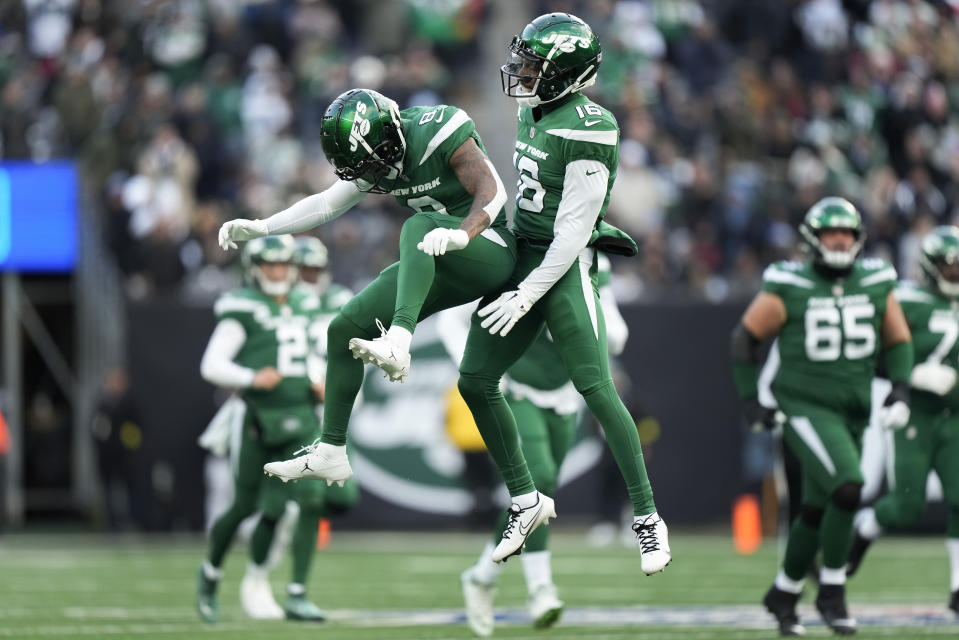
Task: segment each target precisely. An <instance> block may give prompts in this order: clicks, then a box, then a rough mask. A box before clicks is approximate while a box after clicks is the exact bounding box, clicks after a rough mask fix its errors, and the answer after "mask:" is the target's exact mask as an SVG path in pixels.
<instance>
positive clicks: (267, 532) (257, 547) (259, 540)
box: [250, 514, 276, 566]
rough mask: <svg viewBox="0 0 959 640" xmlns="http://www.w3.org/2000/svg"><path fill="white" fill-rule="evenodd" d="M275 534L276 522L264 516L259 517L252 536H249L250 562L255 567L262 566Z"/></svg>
mask: <svg viewBox="0 0 959 640" xmlns="http://www.w3.org/2000/svg"><path fill="white" fill-rule="evenodd" d="M275 532H276V520H275V519H273V518H268V517H267V516H266V514H263V515H261V516H260V521H259V522H257V523H256V527H255V528H254V529H253V534H252V535H251V536H250V560H252V561H253V564H255V565H257V566H263V564H264V563H265V562H266V557H267V556H268V555H269V553H270V545H272V544H273V534H274V533H275Z"/></svg>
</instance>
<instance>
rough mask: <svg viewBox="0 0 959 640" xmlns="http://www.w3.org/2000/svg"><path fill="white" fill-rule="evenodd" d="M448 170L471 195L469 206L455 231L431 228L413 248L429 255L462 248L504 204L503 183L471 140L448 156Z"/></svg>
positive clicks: (490, 222)
mask: <svg viewBox="0 0 959 640" xmlns="http://www.w3.org/2000/svg"><path fill="white" fill-rule="evenodd" d="M450 168H451V169H453V171H454V172H455V173H456V178H457V179H458V180H459V181H460V184H462V185H463V188H464V189H466V191H467V193H469V194H470V195H472V196H473V204H472V206H471V207H470V211H469V213H468V214H467V215H466V217H465V218H463V222H462V223H460V226H459V229H443V228H439V229H433V230H432V231H430V232H429V233H427V234H426V235H425V236H424V237H423V241H422V242H420V243H419V244H417V245H416V246H417V248H418V249H420V250H421V251H424V252H426V253H428V254H429V255H431V256H441V255H443V254H444V253H446V252H447V251H453V250H456V249H462V248H463V247H465V246H466V245H467V244H468V243H469V241H470V240H472V239H473V238H475V237H476V236H478V235H479V234H480V233H482V232H483V230H484V229H485V228H486V227H488V226H490V224H492V222H493V220H495V219H496V216H497V215H498V214H499V212H500V210H501V209H502V208H503V204H504V203H505V202H506V189H505V188H504V187H503V181H502V180H500V178H499V174H497V173H496V169H495V168H494V167H493V163H491V162H490V161H489V158H487V157H486V154H485V153H483V151H482V150H481V149H480V148H479V145H477V144H476V140H474V139H473V138H472V137H470V138H467V139H466V141H465V142H463V144H461V145H460V146H459V147H458V148H457V149H456V151H454V152H453V154H452V155H451V156H450Z"/></svg>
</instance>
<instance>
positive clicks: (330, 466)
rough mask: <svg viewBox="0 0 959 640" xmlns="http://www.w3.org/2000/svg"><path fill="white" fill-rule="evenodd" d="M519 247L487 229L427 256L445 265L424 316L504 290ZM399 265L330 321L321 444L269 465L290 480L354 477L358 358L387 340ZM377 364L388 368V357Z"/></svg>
mask: <svg viewBox="0 0 959 640" xmlns="http://www.w3.org/2000/svg"><path fill="white" fill-rule="evenodd" d="M491 233H492V232H491ZM487 236H490V237H493V238H494V240H496V241H494V240H491V239H490V237H487ZM514 251H515V241H514V240H513V237H512V235H510V234H507V233H505V232H504V233H503V234H502V235H500V234H496V235H495V236H491V235H490V234H487V233H486V232H484V235H481V236H479V237H477V238H475V239H474V240H473V241H472V242H471V243H470V244H469V245H468V246H467V247H466V248H465V249H462V250H460V251H454V252H451V253H447V254H446V255H444V256H440V257H439V258H432V257H430V256H427V257H428V258H430V259H431V260H434V259H435V260H437V262H438V263H439V267H438V268H437V270H436V272H435V276H434V277H433V279H432V285H431V287H430V289H429V291H428V292H427V295H426V300H425V301H424V302H423V304H422V306H421V307H420V310H419V318H418V320H423V319H424V318H427V317H429V316H430V315H432V314H434V313H437V312H438V311H442V310H444V309H449V308H451V307H457V306H459V305H461V304H465V303H467V302H470V301H472V300H475V299H476V298H477V297H479V296H480V295H483V294H485V293H491V292H493V291H498V290H499V289H500V288H501V287H502V285H503V283H504V282H505V281H506V280H507V279H508V278H509V276H510V273H511V272H512V268H513V261H514V259H515V252H514ZM423 255H426V254H423ZM399 266H400V265H399V263H395V264H393V265H391V266H390V267H388V268H386V269H384V270H383V271H382V272H381V273H380V275H379V276H378V277H377V278H376V280H374V281H373V282H372V283H370V284H369V285H368V286H367V287H366V288H364V289H363V291H361V292H360V293H359V294H358V295H356V296H355V297H354V298H353V299H352V300H350V301H349V302H348V303H347V304H346V305H345V306H344V307H343V309H342V310H341V311H340V313H339V315H337V317H336V318H334V319H333V321H332V322H331V323H330V327H329V329H328V331H327V379H326V396H325V399H324V405H323V434H322V436H321V438H320V442H319V443H316V446H311V447H310V448H309V449H308V451H307V453H306V454H304V455H302V456H300V457H298V458H293V459H291V460H285V461H279V462H274V463H270V464H268V465H267V466H266V467H265V468H266V470H267V472H269V473H271V474H275V475H279V476H280V477H283V478H287V479H295V478H301V477H320V478H324V479H326V480H327V481H334V482H337V483H340V482H342V481H345V480H346V479H348V478H349V477H350V476H352V474H353V471H352V469H351V468H350V466H349V460H348V459H347V456H346V434H347V429H348V427H349V422H350V414H351V413H352V411H353V405H354V403H355V402H356V396H357V394H358V393H359V390H360V387H361V386H362V384H363V364H362V362H360V361H359V360H357V359H355V358H356V357H358V356H357V354H358V353H359V351H358V349H362V350H365V352H366V353H367V355H368V354H369V353H372V352H373V351H377V350H379V348H380V347H374V346H372V343H374V342H377V340H381V338H377V339H373V336H375V335H377V333H379V332H380V329H379V326H378V325H379V324H381V323H380V318H388V317H390V315H391V314H392V313H393V307H394V304H395V301H396V295H397V279H398V277H399ZM484 331H485V330H484ZM357 336H360V337H357ZM384 339H385V338H384ZM357 345H360V346H359V348H357ZM377 364H379V365H380V366H382V359H381V360H380V362H378V363H377ZM407 364H408V363H407ZM406 371H408V366H406ZM404 375H405V373H404Z"/></svg>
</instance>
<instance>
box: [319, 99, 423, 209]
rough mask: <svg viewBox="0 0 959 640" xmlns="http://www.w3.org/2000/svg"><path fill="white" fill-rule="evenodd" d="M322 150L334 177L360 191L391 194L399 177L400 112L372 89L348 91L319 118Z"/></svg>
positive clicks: (401, 150)
mask: <svg viewBox="0 0 959 640" xmlns="http://www.w3.org/2000/svg"><path fill="white" fill-rule="evenodd" d="M320 144H321V145H322V147H323V153H324V154H326V159H327V160H329V161H330V164H332V165H333V173H335V174H336V176H337V177H338V178H339V179H340V180H349V181H355V182H356V183H357V186H358V187H359V188H360V189H361V190H363V191H370V192H373V193H389V192H390V191H392V190H393V187H394V186H395V184H396V182H397V180H399V178H400V175H401V174H402V172H403V157H404V156H405V155H406V138H404V137H403V127H402V122H401V121H400V108H399V106H398V105H397V104H396V103H395V102H394V101H392V100H390V99H389V98H387V97H386V96H384V95H382V94H380V93H377V92H376V91H372V90H370V89H351V90H349V91H347V92H345V93H343V94H341V95H340V96H339V97H337V98H336V100H334V101H333V102H332V103H331V104H330V106H329V107H327V109H326V113H325V114H324V115H323V123H322V124H321V126H320Z"/></svg>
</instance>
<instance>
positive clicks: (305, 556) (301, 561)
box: [290, 509, 320, 585]
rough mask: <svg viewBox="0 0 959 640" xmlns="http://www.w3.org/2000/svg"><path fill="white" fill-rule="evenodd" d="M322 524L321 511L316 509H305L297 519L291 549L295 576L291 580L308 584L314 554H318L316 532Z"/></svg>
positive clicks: (295, 582)
mask: <svg viewBox="0 0 959 640" xmlns="http://www.w3.org/2000/svg"><path fill="white" fill-rule="evenodd" d="M319 524H320V513H319V512H318V511H315V510H307V509H304V510H303V511H301V512H300V517H299V519H298V520H297V521H296V529H294V530H293V542H292V544H291V548H290V551H291V553H292V555H293V577H292V578H291V580H290V582H292V583H294V584H304V585H305V584H306V580H307V578H308V577H309V575H310V567H311V566H313V556H314V555H316V532H317V529H318V528H319Z"/></svg>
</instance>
